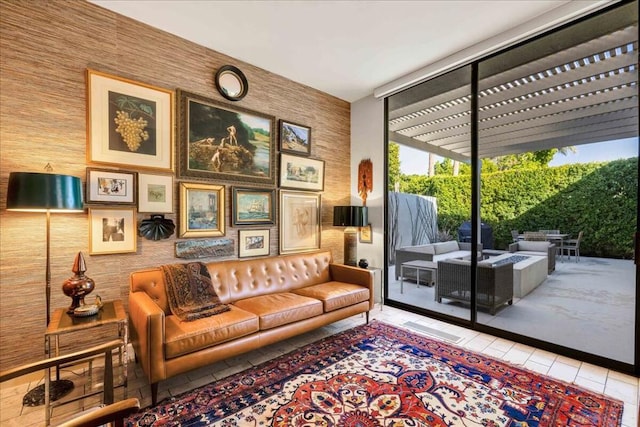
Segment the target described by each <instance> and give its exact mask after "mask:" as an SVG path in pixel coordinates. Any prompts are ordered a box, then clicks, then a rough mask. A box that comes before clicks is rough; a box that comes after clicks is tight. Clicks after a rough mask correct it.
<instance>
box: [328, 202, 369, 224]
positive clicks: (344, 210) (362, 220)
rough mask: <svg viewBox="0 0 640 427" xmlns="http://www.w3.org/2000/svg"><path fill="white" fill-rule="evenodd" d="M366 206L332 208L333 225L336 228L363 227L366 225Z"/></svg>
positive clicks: (367, 219) (367, 220)
mask: <svg viewBox="0 0 640 427" xmlns="http://www.w3.org/2000/svg"><path fill="white" fill-rule="evenodd" d="M368 214H369V212H368V209H367V207H366V206H334V207H333V225H334V226H337V227H364V226H365V225H367V224H368V222H369V218H368V216H369V215H368Z"/></svg>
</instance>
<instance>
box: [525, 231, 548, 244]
mask: <svg viewBox="0 0 640 427" xmlns="http://www.w3.org/2000/svg"><path fill="white" fill-rule="evenodd" d="M524 240H530V241H538V242H544V241H545V240H547V235H546V234H545V233H541V232H539V231H525V232H524Z"/></svg>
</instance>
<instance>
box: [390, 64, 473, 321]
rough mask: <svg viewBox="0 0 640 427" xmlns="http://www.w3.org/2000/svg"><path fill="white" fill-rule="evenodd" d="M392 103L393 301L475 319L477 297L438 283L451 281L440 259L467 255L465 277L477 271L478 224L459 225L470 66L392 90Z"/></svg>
mask: <svg viewBox="0 0 640 427" xmlns="http://www.w3.org/2000/svg"><path fill="white" fill-rule="evenodd" d="M387 105H388V113H387V114H388V130H389V142H388V143H389V147H388V148H389V159H390V162H391V163H392V164H394V165H396V168H395V171H396V173H395V174H394V173H391V174H389V188H388V190H389V191H388V200H387V213H388V216H387V218H388V228H387V242H388V248H387V254H388V256H387V265H388V269H387V295H388V298H389V299H391V300H393V301H396V302H398V303H399V304H403V305H408V306H413V307H415V308H418V309H420V310H424V311H431V312H436V313H438V314H440V315H443V316H450V317H454V318H457V319H463V320H466V321H468V320H470V310H469V302H470V294H469V293H468V292H466V293H464V292H463V293H461V294H460V295H459V296H456V299H453V297H454V296H455V295H452V294H451V293H449V294H447V295H444V294H442V293H440V294H439V293H438V291H442V290H443V287H442V286H440V287H438V286H436V284H437V283H443V281H446V280H448V276H446V275H445V276H443V275H442V274H441V273H440V270H439V269H440V268H442V265H440V263H441V262H445V261H447V262H448V261H449V260H451V259H453V258H461V259H462V258H466V260H464V262H463V264H466V267H465V266H464V265H462V266H461V268H460V274H466V275H469V274H470V264H469V263H470V256H471V250H470V247H471V246H470V245H471V239H470V237H471V228H470V227H467V228H465V229H464V230H463V233H464V234H462V235H459V229H460V225H461V224H462V223H466V224H470V222H469V220H470V219H471V179H470V178H471V174H470V170H471V168H470V166H469V165H470V161H471V157H470V153H471V137H470V135H471V130H470V129H471V67H463V68H460V69H458V70H456V71H453V72H451V73H448V74H445V75H443V76H440V77H438V78H435V79H433V80H430V81H428V82H425V83H422V84H420V85H417V86H415V87H413V88H411V89H409V90H406V91H404V92H401V93H398V94H396V95H393V96H391V97H389V99H388V103H387ZM444 170H447V171H448V172H449V173H448V176H446V177H445V176H444V174H443V173H442V171H444ZM454 175H455V176H456V177H455V178H454ZM435 176H440V177H441V178H442V179H440V180H438V182H437V183H436V182H434V177H435ZM438 276H440V277H438ZM443 297H445V298H443Z"/></svg>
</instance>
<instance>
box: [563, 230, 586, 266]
mask: <svg viewBox="0 0 640 427" xmlns="http://www.w3.org/2000/svg"><path fill="white" fill-rule="evenodd" d="M582 234H583V232H582V231H580V232H579V233H578V238H577V239H568V240H565V241H564V244H563V245H562V250H563V251H564V252H563V254H562V255H563V256H564V254H565V253H566V254H567V256H568V257H569V259H571V253H572V252H573V254H574V256H575V257H576V262H580V241H581V240H582Z"/></svg>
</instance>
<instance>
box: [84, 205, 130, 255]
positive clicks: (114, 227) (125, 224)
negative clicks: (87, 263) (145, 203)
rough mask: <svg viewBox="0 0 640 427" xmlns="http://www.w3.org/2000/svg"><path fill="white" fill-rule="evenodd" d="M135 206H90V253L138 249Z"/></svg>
mask: <svg viewBox="0 0 640 427" xmlns="http://www.w3.org/2000/svg"><path fill="white" fill-rule="evenodd" d="M137 235H138V229H137V227H136V210H135V208H105V209H102V208H89V254H91V255H103V254H123V253H129V252H135V251H136V238H137Z"/></svg>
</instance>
